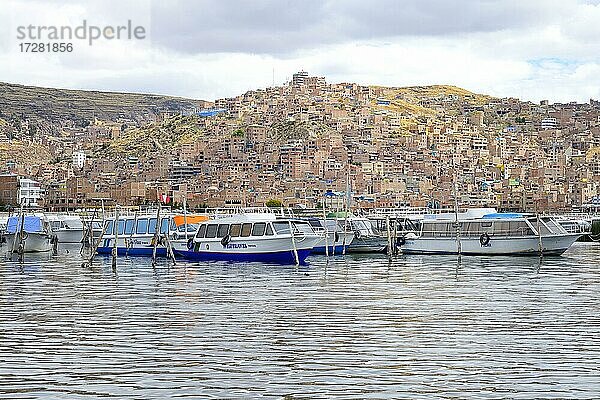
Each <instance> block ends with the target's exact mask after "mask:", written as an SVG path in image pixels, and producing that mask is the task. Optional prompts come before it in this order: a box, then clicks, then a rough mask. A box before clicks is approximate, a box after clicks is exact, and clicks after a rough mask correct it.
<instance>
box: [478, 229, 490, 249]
mask: <svg viewBox="0 0 600 400" xmlns="http://www.w3.org/2000/svg"><path fill="white" fill-rule="evenodd" d="M479 243H481V245H482V246H487V245H488V244H489V243H490V235H488V234H487V233H485V232H484V233H482V234H481V236H479Z"/></svg>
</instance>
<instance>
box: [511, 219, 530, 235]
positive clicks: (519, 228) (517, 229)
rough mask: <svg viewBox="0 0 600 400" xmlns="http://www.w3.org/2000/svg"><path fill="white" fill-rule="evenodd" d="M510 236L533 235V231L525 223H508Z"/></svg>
mask: <svg viewBox="0 0 600 400" xmlns="http://www.w3.org/2000/svg"><path fill="white" fill-rule="evenodd" d="M508 226H509V230H510V234H511V236H528V235H533V231H532V230H531V228H529V226H528V225H527V222H525V221H510V222H509V223H508Z"/></svg>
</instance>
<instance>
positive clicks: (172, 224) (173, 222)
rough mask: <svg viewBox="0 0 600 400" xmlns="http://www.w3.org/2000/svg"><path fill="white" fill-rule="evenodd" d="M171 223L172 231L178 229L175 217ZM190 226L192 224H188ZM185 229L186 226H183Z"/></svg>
mask: <svg viewBox="0 0 600 400" xmlns="http://www.w3.org/2000/svg"><path fill="white" fill-rule="evenodd" d="M170 225H171V227H170V229H171V230H172V231H176V230H177V224H176V223H175V220H174V219H171V223H170ZM183 226H185V224H184V225H183ZM189 226H190V224H188V227H189ZM183 230H184V231H185V228H183ZM188 231H189V230H188Z"/></svg>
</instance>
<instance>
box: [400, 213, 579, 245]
mask: <svg viewBox="0 0 600 400" xmlns="http://www.w3.org/2000/svg"><path fill="white" fill-rule="evenodd" d="M457 217H458V218H457ZM457 221H458V222H457ZM417 225H418V231H415V232H411V233H407V234H406V235H405V236H404V243H403V244H402V246H401V248H402V252H403V253H409V254H410V253H418V254H458V253H460V254H464V255H539V254H540V253H542V254H544V255H559V254H562V253H563V252H565V251H566V250H567V249H568V248H569V247H570V246H571V245H572V244H573V242H575V241H576V240H577V238H578V237H580V236H581V233H569V232H567V231H566V230H565V229H564V228H563V227H562V226H560V224H559V223H558V222H557V221H556V220H555V219H554V218H551V217H540V218H539V219H538V218H537V217H536V216H532V215H527V214H517V213H497V212H496V210H494V209H471V210H468V211H467V212H466V213H458V214H457V215H455V214H450V213H449V214H437V215H430V216H425V218H424V219H423V220H421V221H420V222H418V223H417Z"/></svg>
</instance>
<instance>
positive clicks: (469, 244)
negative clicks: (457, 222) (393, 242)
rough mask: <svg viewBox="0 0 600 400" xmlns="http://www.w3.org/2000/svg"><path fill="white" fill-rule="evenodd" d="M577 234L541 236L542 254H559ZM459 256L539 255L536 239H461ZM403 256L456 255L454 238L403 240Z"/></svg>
mask: <svg viewBox="0 0 600 400" xmlns="http://www.w3.org/2000/svg"><path fill="white" fill-rule="evenodd" d="M579 236H580V234H565V235H552V236H543V237H542V254H544V255H561V254H562V253H564V252H565V251H567V249H568V248H569V247H571V245H572V244H573V243H574V242H575V241H576V240H577V238H579ZM460 244H461V254H463V255H540V245H539V238H538V237H536V236H527V237H500V238H498V237H493V236H492V237H490V241H489V243H488V244H487V245H485V246H484V245H482V244H481V242H480V241H479V238H465V239H461V242H460ZM401 249H402V252H403V253H405V254H458V246H457V241H456V239H455V238H415V239H406V241H405V243H404V244H403V245H402V247H401Z"/></svg>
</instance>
